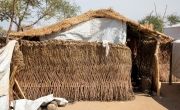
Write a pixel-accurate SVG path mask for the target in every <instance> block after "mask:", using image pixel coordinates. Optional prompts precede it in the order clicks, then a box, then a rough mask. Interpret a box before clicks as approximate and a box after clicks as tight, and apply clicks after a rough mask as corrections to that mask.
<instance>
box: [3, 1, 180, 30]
mask: <svg viewBox="0 0 180 110" xmlns="http://www.w3.org/2000/svg"><path fill="white" fill-rule="evenodd" d="M69 1H71V2H75V3H76V4H77V5H79V6H80V9H81V13H84V12H86V11H88V10H95V9H102V8H112V9H113V10H115V11H117V12H119V13H120V14H122V15H124V16H126V17H128V18H130V19H133V20H140V19H142V18H143V17H144V16H146V15H148V14H150V13H151V12H152V11H153V10H154V9H155V7H154V3H155V4H156V10H157V12H158V13H160V14H161V15H163V13H164V11H165V7H166V5H167V12H166V15H168V14H172V13H175V14H177V15H180V5H179V4H180V0H69ZM52 23H55V21H49V22H47V23H42V24H39V27H41V26H45V25H49V24H52ZM0 26H2V27H4V28H7V26H8V24H7V23H6V22H1V23H0Z"/></svg>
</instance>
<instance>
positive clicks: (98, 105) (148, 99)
mask: <svg viewBox="0 0 180 110" xmlns="http://www.w3.org/2000/svg"><path fill="white" fill-rule="evenodd" d="M120 109H121V110H180V83H173V85H169V84H168V83H162V86H161V97H157V96H149V95H146V94H143V93H136V98H135V100H134V101H125V102H122V101H114V102H98V101H80V102H75V103H74V104H69V105H67V106H65V107H61V108H59V110H120Z"/></svg>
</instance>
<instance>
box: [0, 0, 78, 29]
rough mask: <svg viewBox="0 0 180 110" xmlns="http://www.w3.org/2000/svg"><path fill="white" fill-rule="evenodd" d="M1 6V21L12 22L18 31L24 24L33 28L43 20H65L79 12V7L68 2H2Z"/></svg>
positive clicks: (9, 0)
mask: <svg viewBox="0 0 180 110" xmlns="http://www.w3.org/2000/svg"><path fill="white" fill-rule="evenodd" d="M0 6H1V7H0V20H1V21H4V20H7V21H12V24H13V25H15V26H16V29H17V31H20V30H21V27H22V25H24V24H26V27H32V26H33V25H35V24H37V23H38V22H40V21H41V20H49V19H51V18H57V19H64V18H68V17H72V16H75V15H76V14H77V13H78V11H79V6H77V5H76V4H72V3H70V2H68V1H66V0H1V1H0ZM29 20H30V23H28V21H29Z"/></svg>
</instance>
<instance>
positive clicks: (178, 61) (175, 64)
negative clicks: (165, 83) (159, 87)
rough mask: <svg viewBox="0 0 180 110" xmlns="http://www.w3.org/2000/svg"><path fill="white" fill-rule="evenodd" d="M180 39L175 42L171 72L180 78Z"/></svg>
mask: <svg viewBox="0 0 180 110" xmlns="http://www.w3.org/2000/svg"><path fill="white" fill-rule="evenodd" d="M179 50H180V40H176V41H174V42H173V49H172V65H171V68H172V69H171V72H172V74H174V75H175V76H176V77H178V78H180V67H179V66H180V51H179Z"/></svg>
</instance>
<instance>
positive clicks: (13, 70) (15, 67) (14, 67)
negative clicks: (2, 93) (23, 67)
mask: <svg viewBox="0 0 180 110" xmlns="http://www.w3.org/2000/svg"><path fill="white" fill-rule="evenodd" d="M16 70H17V66H13V67H12V73H11V75H10V83H9V85H10V86H9V87H10V89H9V90H10V92H9V93H10V100H13V99H14V98H13V87H14V77H15V74H16Z"/></svg>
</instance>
